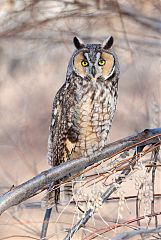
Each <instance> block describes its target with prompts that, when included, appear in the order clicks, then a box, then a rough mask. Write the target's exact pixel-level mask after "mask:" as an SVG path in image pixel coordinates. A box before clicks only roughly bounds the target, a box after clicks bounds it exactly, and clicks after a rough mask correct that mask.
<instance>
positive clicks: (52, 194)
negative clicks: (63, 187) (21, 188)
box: [42, 181, 60, 210]
mask: <svg viewBox="0 0 161 240" xmlns="http://www.w3.org/2000/svg"><path fill="white" fill-rule="evenodd" d="M59 183H60V182H59V181H57V182H55V185H56V187H52V186H50V187H49V189H48V190H47V193H46V194H45V197H44V198H43V199H42V208H45V209H49V208H52V207H54V206H55V207H56V210H57V205H58V202H59V199H60V187H57V186H58V185H59Z"/></svg>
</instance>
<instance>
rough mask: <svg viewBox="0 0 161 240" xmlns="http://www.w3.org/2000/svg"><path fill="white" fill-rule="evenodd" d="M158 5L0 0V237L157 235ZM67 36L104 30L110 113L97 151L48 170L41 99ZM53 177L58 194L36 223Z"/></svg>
mask: <svg viewBox="0 0 161 240" xmlns="http://www.w3.org/2000/svg"><path fill="white" fill-rule="evenodd" d="M160 10H161V4H160V1H158V0H151V1H146V0H141V1H140V0H124V1H123V0H89V1H83V0H69V1H67V0H64V1H56V0H50V1H49V0H0V63H1V64H0V65H1V67H0V124H1V128H0V213H1V216H0V240H2V239H3V240H4V239H13V240H14V239H17V240H19V239H41V240H43V239H44V240H45V239H51V240H52V239H65V240H69V239H73V240H74V239H78V240H79V239H84V240H91V239H108V240H110V239H112V240H118V239H119V240H122V239H136V240H139V239H142V240H143V239H147V240H152V239H153V240H154V239H160V238H161V211H160V207H161V185H160V177H161V176H160V175H161V173H160V169H161V162H160V161H161V160H160V140H161V128H160V127H161V108H160V100H161V99H160V96H161V95H160V92H161V78H160V74H161V73H160V54H161V52H160V46H161V38H160V34H161V20H160ZM75 35H77V36H80V37H81V38H82V39H84V41H88V42H93V43H94V42H99V41H102V39H104V38H106V37H107V36H109V35H112V36H113V37H114V39H115V44H114V47H115V51H116V52H117V54H118V57H119V62H120V68H121V75H120V82H119V98H118V105H117V112H116V116H115V119H114V123H113V126H112V129H111V132H110V136H109V145H107V147H105V148H104V149H103V150H102V152H101V153H100V154H98V155H96V156H91V157H90V158H80V159H76V160H73V161H69V162H67V163H63V164H62V165H60V166H58V167H55V168H50V167H49V166H48V163H47V138H48V127H49V123H50V115H51V105H52V100H53V97H54V95H55V93H56V92H57V90H58V89H59V88H60V86H61V85H62V83H63V82H64V80H65V74H66V69H67V63H68V60H69V57H70V55H71V53H72V51H73V45H72V39H73V36H75ZM118 139H120V140H118ZM80 170H82V171H83V174H81V175H80V173H79V172H80ZM58 179H60V180H61V189H62V192H61V195H62V198H61V199H62V200H61V202H60V204H59V205H58V209H57V210H56V208H55V206H53V210H52V212H51V216H50V221H49V223H48V221H47V219H46V221H45V222H44V224H43V219H44V214H45V206H44V202H45V201H44V200H45V197H46V189H48V187H49V184H50V183H51V182H53V186H52V187H54V186H55V187H56V185H55V184H54V182H55V181H56V180H58ZM69 181H72V184H73V197H72V198H71V199H70V201H69V202H66V201H64V200H63V187H64V185H65V184H67V183H68V182H69ZM47 223H48V224H47ZM47 225H48V226H47ZM47 227H48V228H47ZM45 236H46V237H45Z"/></svg>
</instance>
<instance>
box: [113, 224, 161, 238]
mask: <svg viewBox="0 0 161 240" xmlns="http://www.w3.org/2000/svg"><path fill="white" fill-rule="evenodd" d="M160 232H161V226H159V227H157V228H151V229H147V228H138V229H135V230H133V231H129V232H127V231H126V232H123V233H121V234H119V235H117V236H116V237H114V238H112V240H125V239H130V238H133V237H134V236H137V235H139V234H148V233H160Z"/></svg>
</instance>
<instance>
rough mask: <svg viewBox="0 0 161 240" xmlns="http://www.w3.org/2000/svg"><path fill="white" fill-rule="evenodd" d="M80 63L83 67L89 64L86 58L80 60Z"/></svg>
mask: <svg viewBox="0 0 161 240" xmlns="http://www.w3.org/2000/svg"><path fill="white" fill-rule="evenodd" d="M81 64H82V66H83V67H87V66H89V63H88V61H87V60H82V62H81Z"/></svg>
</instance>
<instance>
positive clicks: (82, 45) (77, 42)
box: [73, 37, 85, 50]
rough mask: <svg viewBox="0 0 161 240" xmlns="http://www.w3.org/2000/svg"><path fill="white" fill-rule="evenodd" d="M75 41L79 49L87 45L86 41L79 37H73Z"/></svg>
mask: <svg viewBox="0 0 161 240" xmlns="http://www.w3.org/2000/svg"><path fill="white" fill-rule="evenodd" d="M73 43H74V46H75V47H76V48H77V49H78V50H79V49H81V48H83V47H84V46H85V44H84V42H83V41H82V40H81V39H80V38H78V37H74V38H73Z"/></svg>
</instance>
